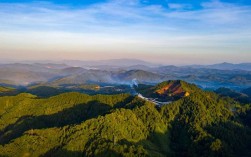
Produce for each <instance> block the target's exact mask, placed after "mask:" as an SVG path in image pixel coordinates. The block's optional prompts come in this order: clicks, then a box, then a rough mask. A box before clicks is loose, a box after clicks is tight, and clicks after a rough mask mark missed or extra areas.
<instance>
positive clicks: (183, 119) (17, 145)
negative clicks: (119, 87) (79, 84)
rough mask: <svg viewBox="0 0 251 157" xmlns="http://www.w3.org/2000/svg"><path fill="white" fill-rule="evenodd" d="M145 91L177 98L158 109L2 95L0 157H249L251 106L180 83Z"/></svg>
mask: <svg viewBox="0 0 251 157" xmlns="http://www.w3.org/2000/svg"><path fill="white" fill-rule="evenodd" d="M148 88H151V89H152V90H153V91H156V92H158V90H160V91H161V93H160V94H161V95H164V96H168V97H170V98H171V97H172V96H175V97H176V96H177V97H179V98H177V97H176V98H175V99H173V100H175V101H173V102H172V103H171V104H168V105H163V106H161V107H160V108H159V107H156V106H155V105H154V104H152V103H150V102H147V101H145V100H142V99H140V98H138V97H134V96H131V95H129V94H118V95H94V96H90V95H86V94H80V93H76V92H74V93H64V94H60V95H56V96H53V97H50V98H43V99H40V98H38V97H36V96H35V95H31V94H27V93H22V94H19V95H17V96H5V97H0V115H1V116H0V156H4V157H5V156H11V157H13V156H14V157H15V156H35V157H36V156H39V157H43V156H46V157H47V156H58V157H67V156H72V157H80V156H160V157H162V156H163V157H164V156H174V157H175V156H188V157H189V156H191V157H194V156H195V157H196V156H198V157H200V156H212V157H214V156H247V157H248V156H250V155H251V151H250V150H251V123H250V117H251V109H250V105H240V104H239V103H237V102H236V101H234V100H232V99H230V98H222V97H220V96H218V95H217V94H215V93H212V92H205V91H202V90H200V89H199V88H197V87H196V86H194V85H192V84H188V83H186V82H183V81H167V82H163V83H162V84H159V85H158V86H155V87H150V86H148ZM163 89H164V90H163ZM145 91H147V90H146V88H145ZM162 91H164V92H162ZM151 92H152V91H151ZM151 92H150V93H151ZM184 92H185V93H184ZM186 92H188V93H189V94H186ZM170 94H171V95H170Z"/></svg>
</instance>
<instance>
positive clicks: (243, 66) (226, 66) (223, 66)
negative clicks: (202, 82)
mask: <svg viewBox="0 0 251 157" xmlns="http://www.w3.org/2000/svg"><path fill="white" fill-rule="evenodd" d="M184 67H192V68H209V69H219V70H247V71H251V63H240V64H232V63H227V62H224V63H219V64H212V65H189V66H184Z"/></svg>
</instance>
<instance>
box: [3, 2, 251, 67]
mask: <svg viewBox="0 0 251 157" xmlns="http://www.w3.org/2000/svg"><path fill="white" fill-rule="evenodd" d="M118 58H133V59H142V60H146V61H150V62H155V63H161V64H175V65H184V64H213V63H220V62H231V63H241V62H251V1H250V0H105V1H102V0H51V1H47V0H43V1H42V0H41V1H39V0H38V1H32V0H0V60H66V59H67V60H68V59H69V60H104V59H118Z"/></svg>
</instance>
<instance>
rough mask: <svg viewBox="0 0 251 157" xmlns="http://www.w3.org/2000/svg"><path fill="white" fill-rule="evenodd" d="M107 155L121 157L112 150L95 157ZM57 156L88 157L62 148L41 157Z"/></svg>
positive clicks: (82, 153)
mask: <svg viewBox="0 0 251 157" xmlns="http://www.w3.org/2000/svg"><path fill="white" fill-rule="evenodd" d="M106 153H108V154H109V157H121V154H119V153H117V152H115V151H113V150H110V149H107V150H106V151H105V152H100V153H98V154H96V155H95V157H104V156H107V155H105V154H106ZM55 156H57V157H84V156H86V155H85V153H84V152H80V151H70V150H65V149H62V148H53V149H51V150H49V151H48V152H46V153H45V154H43V155H41V156H39V157H55Z"/></svg>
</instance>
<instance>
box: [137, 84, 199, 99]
mask: <svg viewBox="0 0 251 157" xmlns="http://www.w3.org/2000/svg"><path fill="white" fill-rule="evenodd" d="M136 90H137V92H139V93H141V94H143V95H144V96H147V97H151V98H156V99H159V100H162V101H174V100H178V99H180V98H183V97H186V96H189V95H190V94H192V93H194V92H200V91H201V89H199V88H198V87H197V86H196V85H194V84H190V83H187V82H185V81H182V80H170V81H165V82H162V83H160V84H157V85H156V86H147V85H143V84H140V85H139V86H138V87H136Z"/></svg>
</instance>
